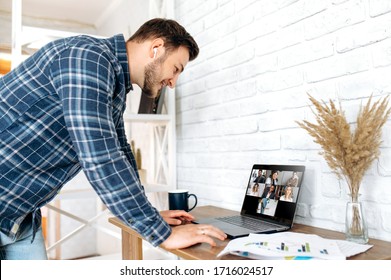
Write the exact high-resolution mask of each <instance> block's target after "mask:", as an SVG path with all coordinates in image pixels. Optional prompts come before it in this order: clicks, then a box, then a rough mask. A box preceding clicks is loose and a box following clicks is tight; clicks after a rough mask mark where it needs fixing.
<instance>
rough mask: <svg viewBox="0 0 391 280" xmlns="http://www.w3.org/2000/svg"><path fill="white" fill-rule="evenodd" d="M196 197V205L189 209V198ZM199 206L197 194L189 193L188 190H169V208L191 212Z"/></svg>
mask: <svg viewBox="0 0 391 280" xmlns="http://www.w3.org/2000/svg"><path fill="white" fill-rule="evenodd" d="M190 197H194V205H193V207H191V208H190V209H189V198H190ZM196 206H197V196H196V195H195V194H189V191H188V190H179V189H178V190H172V191H169V192H168V208H169V209H170V210H184V211H186V212H189V211H191V210H193V209H194V208H195V207H196Z"/></svg>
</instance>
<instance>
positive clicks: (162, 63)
mask: <svg viewBox="0 0 391 280" xmlns="http://www.w3.org/2000/svg"><path fill="white" fill-rule="evenodd" d="M188 62H189V51H188V50H187V49H186V48H185V47H182V46H181V47H179V48H178V49H176V50H173V51H171V52H165V53H163V54H162V55H160V56H158V57H157V58H156V59H155V60H154V61H153V62H151V63H149V64H148V65H147V66H146V67H145V71H144V86H143V88H142V92H143V93H144V94H146V95H147V96H148V97H151V98H155V97H157V96H158V95H159V94H160V92H161V90H162V89H163V87H165V86H169V87H170V88H174V87H175V85H176V82H177V80H178V77H179V74H180V73H182V71H183V70H184V69H185V67H186V65H187V63H188Z"/></svg>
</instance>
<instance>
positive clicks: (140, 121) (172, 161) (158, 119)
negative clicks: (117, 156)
mask: <svg viewBox="0 0 391 280" xmlns="http://www.w3.org/2000/svg"><path fill="white" fill-rule="evenodd" d="M164 105H165V106H164V109H165V110H164V111H163V113H162V114H134V113H128V112H126V113H125V115H124V122H125V130H126V131H127V132H128V140H129V141H130V139H135V138H137V136H138V133H140V132H141V130H143V131H142V132H143V137H141V138H144V139H141V140H140V139H138V140H136V141H143V142H145V141H146V140H149V145H147V146H149V147H147V149H148V150H149V151H148V153H147V154H149V157H148V159H149V161H150V162H149V164H148V167H147V168H146V170H147V172H148V173H149V175H150V176H149V177H148V178H149V179H148V180H147V181H146V182H143V184H144V187H145V189H146V192H162V191H168V190H170V189H175V188H176V132H175V95H174V90H173V89H168V90H167V92H166V95H165V100H164ZM146 132H147V133H146ZM145 138H148V139H145ZM151 174H152V175H151Z"/></svg>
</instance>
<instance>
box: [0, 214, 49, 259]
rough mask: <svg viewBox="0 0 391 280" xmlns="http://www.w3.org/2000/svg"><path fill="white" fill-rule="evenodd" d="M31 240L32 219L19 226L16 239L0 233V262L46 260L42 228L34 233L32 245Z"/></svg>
mask: <svg viewBox="0 0 391 280" xmlns="http://www.w3.org/2000/svg"><path fill="white" fill-rule="evenodd" d="M30 218H31V216H30ZM32 238H33V225H32V219H28V218H27V219H26V220H25V221H23V222H22V224H21V225H20V228H19V232H18V234H17V236H16V238H14V239H12V238H10V237H8V236H7V235H5V234H4V233H2V232H0V260H47V255H46V248H45V240H44V239H43V234H42V228H39V230H38V231H37V232H36V234H35V238H34V241H33V243H31V240H32Z"/></svg>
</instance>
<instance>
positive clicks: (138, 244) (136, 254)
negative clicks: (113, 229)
mask: <svg viewBox="0 0 391 280" xmlns="http://www.w3.org/2000/svg"><path fill="white" fill-rule="evenodd" d="M122 259H123V260H142V259H143V240H142V239H141V238H139V237H137V236H135V235H133V234H130V233H129V232H126V231H124V230H122Z"/></svg>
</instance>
